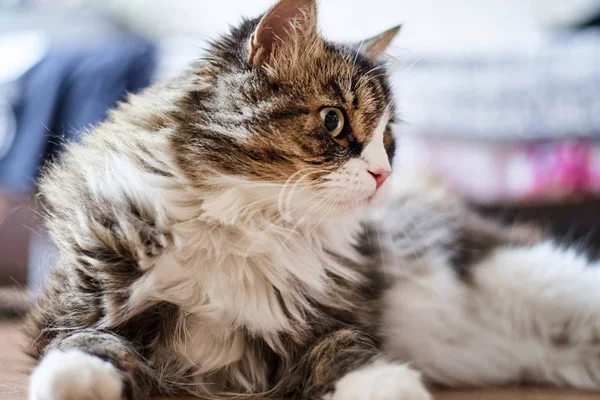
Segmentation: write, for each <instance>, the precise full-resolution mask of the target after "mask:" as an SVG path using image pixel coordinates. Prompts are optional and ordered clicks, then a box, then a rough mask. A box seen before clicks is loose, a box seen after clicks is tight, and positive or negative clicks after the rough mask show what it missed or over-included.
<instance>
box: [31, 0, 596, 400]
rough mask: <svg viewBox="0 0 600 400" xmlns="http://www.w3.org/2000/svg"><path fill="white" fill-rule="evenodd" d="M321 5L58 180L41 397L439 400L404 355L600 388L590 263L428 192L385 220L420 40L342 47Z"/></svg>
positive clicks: (38, 333) (462, 379)
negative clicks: (325, 27)
mask: <svg viewBox="0 0 600 400" xmlns="http://www.w3.org/2000/svg"><path fill="white" fill-rule="evenodd" d="M314 12H315V6H314V3H313V2H312V1H310V0H282V1H280V2H279V3H278V4H277V5H276V6H275V7H274V8H273V9H272V10H271V11H269V13H267V14H266V16H265V17H263V18H262V19H261V20H255V21H247V22H245V23H244V24H242V26H241V27H240V28H238V29H234V30H233V32H232V33H231V34H230V35H229V36H226V37H225V38H223V39H221V40H220V41H217V42H216V43H215V44H214V45H213V47H212V49H211V52H210V56H209V57H208V58H206V59H205V60H203V61H201V62H199V63H198V65H196V66H195V67H194V69H193V70H192V71H191V72H190V73H189V74H188V75H186V76H184V77H182V78H181V79H178V80H176V81H173V82H169V83H167V84H164V85H161V86H157V87H155V88H151V89H149V90H147V91H146V92H145V93H143V94H141V95H139V96H133V97H132V98H131V99H130V100H129V101H128V103H126V104H122V105H121V106H120V107H119V109H118V110H116V111H114V112H113V113H112V114H111V116H110V118H109V120H108V121H107V122H106V123H104V124H101V125H100V126H99V127H97V128H95V129H94V131H93V132H91V133H90V134H89V135H87V136H85V137H84V138H83V141H82V144H73V145H70V146H69V148H68V151H67V152H66V154H65V155H64V157H63V158H62V159H61V161H60V162H58V163H56V164H55V165H53V166H51V167H50V168H49V170H48V171H47V173H46V175H45V178H44V179H43V181H42V185H41V188H42V193H43V195H44V197H45V199H46V200H45V204H46V207H47V208H48V213H49V218H48V227H49V229H50V232H51V234H52V236H53V239H54V241H55V243H56V244H57V246H58V248H59V252H58V254H59V257H58V262H57V266H56V269H55V271H54V273H53V276H52V278H51V280H50V282H49V284H48V286H47V287H46V289H45V291H44V293H43V294H42V296H41V298H40V300H39V301H38V303H37V305H36V307H35V308H34V310H33V311H32V313H31V315H30V321H29V322H30V323H29V328H30V329H29V332H30V335H31V338H32V343H31V352H32V354H33V355H34V356H36V357H42V361H41V364H40V365H39V366H38V368H37V369H36V371H35V372H34V374H33V377H32V381H31V391H30V398H31V399H32V400H33V399H36V400H37V399H40V400H41V399H48V400H51V399H52V400H54V399H78V398H100V399H106V400H116V399H119V398H121V397H126V398H133V399H138V398H144V397H146V396H147V395H149V394H165V395H169V394H179V393H187V394H195V395H227V394H252V393H255V394H256V393H260V394H266V395H272V396H282V395H297V396H300V397H303V398H311V399H312V398H314V399H318V398H323V397H325V398H331V399H373V400H376V399H388V398H389V399H408V400H422V399H427V398H428V397H429V395H428V394H427V391H426V389H425V387H424V385H423V383H422V382H421V378H420V375H419V373H417V372H415V371H414V370H412V369H411V368H409V367H407V366H406V365H405V364H403V363H404V362H411V363H412V365H413V366H415V367H417V369H421V370H422V372H423V373H424V375H425V377H426V378H427V379H428V380H430V381H431V382H437V383H443V384H449V385H484V384H505V383H510V382H515V381H520V380H531V381H535V382H542V383H555V384H564V385H571V386H575V387H582V388H588V389H593V388H597V387H598V385H599V384H600V358H598V357H597V355H596V353H595V352H593V351H595V349H596V347H595V346H596V345H597V341H598V337H597V335H596V334H597V332H598V331H597V330H596V329H597V328H600V326H598V325H600V316H597V317H595V316H596V315H597V314H598V311H597V310H598V307H596V304H598V302H600V299H598V296H595V297H594V293H595V292H594V285H593V283H594V282H599V281H600V275H598V273H597V272H596V271H594V270H587V271H583V272H582V271H580V270H581V269H583V267H584V266H585V261H584V260H583V259H582V258H581V257H576V256H574V255H572V254H571V253H569V252H562V251H559V250H558V249H556V248H555V247H554V246H552V245H551V244H550V243H549V242H544V241H542V238H541V236H540V235H539V234H537V233H536V232H530V231H528V230H523V229H520V228H512V229H506V228H501V227H499V226H496V225H495V224H493V223H490V222H487V221H484V220H481V219H479V218H478V217H476V216H474V215H472V214H471V213H470V211H469V210H468V209H466V208H465V207H464V206H463V205H462V204H461V203H460V201H458V200H457V199H455V198H454V197H453V196H451V195H450V194H449V193H448V192H446V191H445V190H443V189H441V188H422V187H419V186H423V185H422V184H421V183H416V184H412V183H411V184H409V183H408V181H406V180H398V182H402V185H400V187H397V188H395V189H394V190H392V191H393V193H392V199H393V200H392V201H391V202H390V203H388V204H387V206H382V207H380V209H379V210H378V211H377V212H376V213H375V214H373V213H368V212H367V211H366V210H365V205H367V204H369V203H371V201H372V199H373V197H377V198H379V197H380V196H381V194H380V192H382V191H384V190H385V189H386V188H387V189H388V190H389V189H392V188H391V187H390V186H391V185H390V184H389V183H386V184H385V185H384V184H383V183H384V181H385V178H386V177H387V175H389V168H390V164H389V160H388V156H391V154H392V152H393V140H392V137H391V133H390V128H389V121H390V120H392V119H393V113H394V107H393V102H392V99H391V93H390V90H389V88H388V86H387V83H386V78H385V74H383V69H382V68H383V67H382V65H381V64H379V63H378V62H377V61H376V57H377V56H378V55H379V54H380V53H381V52H382V51H383V50H384V49H385V47H386V46H387V44H389V41H390V40H391V38H392V37H393V35H394V34H395V33H396V30H391V31H388V32H386V33H384V34H383V35H381V36H379V37H377V38H374V39H372V40H369V41H366V42H363V43H362V44H361V45H360V46H358V47H344V46H337V45H333V44H330V43H327V42H324V41H323V40H322V39H320V38H319V37H318V36H317V34H316V30H315V26H314V24H315V17H314ZM378 71H379V72H378ZM324 111H325V112H324ZM340 121H341V122H340ZM345 122H346V123H345ZM324 127H325V128H326V130H325V129H324ZM380 187H381V190H378V189H379V188H380ZM376 195H377V196H376ZM505 259H509V260H514V262H513V261H510V262H509V264H510V265H505V263H504V260H505ZM527 264H531V265H527ZM565 271H568V272H565ZM511 274H514V277H515V278H516V279H518V280H516V281H515V280H511ZM584 275H585V276H584ZM561 276H564V277H568V278H569V279H572V284H573V286H574V287H575V286H576V287H577V290H574V289H573V288H571V286H568V285H567V286H560V285H562V284H564V282H562V281H561V279H562V278H561ZM554 284H556V288H554V286H553V285H554ZM555 290H556V291H555ZM571 291H573V293H572V295H573V299H567V298H565V297H566V295H567V293H570V292H571ZM578 291H579V292H581V293H585V294H586V296H591V297H590V304H589V305H587V304H584V302H583V301H582V300H581V299H578V298H577V296H578V295H579V294H580V293H579V292H578ZM555 297H556V298H555ZM586 298H587V297H586ZM594 301H595V302H594ZM594 317H595V318H594ZM595 321H598V322H595ZM592 350H593V351H592Z"/></svg>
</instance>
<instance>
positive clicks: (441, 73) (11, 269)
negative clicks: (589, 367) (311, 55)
mask: <svg viewBox="0 0 600 400" xmlns="http://www.w3.org/2000/svg"><path fill="white" fill-rule="evenodd" d="M271 3H272V2H271V0H220V1H209V0H0V221H1V223H0V286H3V287H5V288H6V287H9V288H12V290H11V291H1V290H0V308H2V307H3V306H4V309H5V310H9V311H10V310H16V308H15V307H17V308H18V307H19V304H21V303H19V302H20V301H22V299H23V296H22V292H23V291H24V288H27V287H29V288H31V289H32V290H36V289H37V288H38V287H39V285H40V284H41V282H42V281H43V277H44V276H45V271H46V270H47V268H48V265H49V264H50V263H51V261H52V251H51V247H49V244H48V240H47V236H46V235H45V233H44V231H43V229H41V228H40V225H39V218H38V217H37V215H38V214H37V213H38V209H37V207H38V206H37V205H36V202H35V194H36V191H35V190H36V189H35V181H36V178H37V177H38V173H39V169H40V168H41V167H42V166H43V165H44V163H45V162H47V160H49V159H51V158H52V157H55V156H56V154H58V153H59V152H60V150H61V147H62V144H63V143H64V142H65V141H68V140H77V137H78V135H79V134H80V132H81V131H82V129H84V128H86V127H89V126H91V125H94V124H97V123H98V122H100V121H102V120H103V119H104V118H105V117H106V111H107V109H109V108H111V107H113V106H114V105H115V103H116V102H117V101H119V100H120V99H123V97H124V95H125V93H127V92H137V91H139V90H141V89H143V88H144V87H146V86H147V85H149V84H151V83H152V82H156V81H160V80H164V79H168V78H169V77H172V76H175V75H177V74H178V73H180V72H181V71H182V70H184V69H185V68H186V65H187V64H188V63H189V62H190V61H191V60H194V59H196V58H198V57H200V56H201V55H202V53H203V47H204V44H205V41H206V39H207V38H211V37H214V36H215V35H218V34H220V33H222V32H224V31H225V30H226V29H227V28H228V26H229V25H231V24H236V23H237V22H239V21H240V20H241V18H242V16H248V17H254V16H257V15H259V14H260V13H261V12H263V11H265V10H266V9H267V8H268V7H269V5H270V4H271ZM320 20H321V28H322V31H323V34H324V35H325V36H326V37H327V38H329V39H332V40H340V41H351V40H360V39H363V38H365V37H369V36H372V35H374V34H377V33H379V32H381V31H383V30H385V29H387V28H389V27H392V26H394V25H397V24H398V23H402V24H403V29H402V33H401V35H400V37H399V38H398V39H397V40H396V41H395V42H394V45H393V46H392V48H391V50H390V61H389V69H390V71H391V73H392V84H393V86H394V88H395V90H396V97H397V101H398V104H399V111H400V117H401V119H402V120H403V122H402V123H400V124H399V125H398V126H397V127H396V134H397V136H398V139H399V146H398V147H399V148H398V154H397V158H396V159H397V160H398V163H400V164H402V166H403V167H405V168H412V169H414V170H416V171H419V172H422V173H427V174H437V175H441V176H443V177H444V178H445V179H447V180H448V181H449V182H450V183H451V184H452V185H453V186H454V187H455V188H456V189H457V190H458V191H460V192H461V193H462V194H463V195H464V196H465V197H466V198H467V199H468V200H469V201H470V202H472V203H473V204H474V205H476V206H477V207H479V208H480V209H481V210H482V212H484V213H488V214H492V215H496V216H498V217H500V218H502V219H505V220H506V221H508V222H510V221H514V220H516V219H518V220H533V221H537V222H539V223H542V224H543V225H544V226H546V227H547V228H548V229H549V230H551V231H553V232H554V233H555V234H557V236H558V238H559V240H561V241H563V242H564V243H566V244H574V245H576V246H581V247H583V248H587V249H590V251H591V253H592V254H594V252H595V249H598V244H599V243H600V234H599V232H598V225H599V223H600V201H598V200H597V199H598V196H599V195H600V0H502V1H499V0H368V1H366V0H321V1H320ZM7 304H10V306H7Z"/></svg>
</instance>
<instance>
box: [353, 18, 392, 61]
mask: <svg viewBox="0 0 600 400" xmlns="http://www.w3.org/2000/svg"><path fill="white" fill-rule="evenodd" d="M401 28H402V25H398V26H395V27H393V28H391V29H388V30H387V31H385V32H383V33H380V34H379V35H377V36H373V37H371V38H369V39H366V40H363V41H362V42H359V43H356V44H355V46H356V47H357V48H360V52H361V53H363V54H364V55H366V56H367V57H369V58H372V59H376V58H379V57H380V56H381V55H382V54H383V53H385V51H386V50H387V48H388V47H389V46H390V44H391V43H392V41H393V40H394V38H395V37H396V36H397V35H398V32H400V29H401Z"/></svg>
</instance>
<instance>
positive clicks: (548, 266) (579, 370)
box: [384, 242, 600, 390]
mask: <svg viewBox="0 0 600 400" xmlns="http://www.w3.org/2000/svg"><path fill="white" fill-rule="evenodd" d="M390 270H391V269H390V268H388V271H390ZM473 271H474V277H473V281H474V282H473V284H472V285H465V284H463V283H460V282H458V280H457V277H456V275H455V274H454V273H453V272H452V269H451V268H450V266H449V265H446V262H445V258H444V257H443V256H442V255H438V256H436V255H434V254H430V255H429V256H427V257H426V258H422V259H420V260H419V261H417V262H415V263H413V264H412V265H410V266H409V267H408V268H404V269H402V273H401V274H398V275H397V276H396V284H395V285H394V287H393V288H392V289H391V290H390V291H389V292H388V295H387V299H386V312H385V314H386V316H385V321H386V327H385V328H384V332H385V335H386V337H387V340H386V345H385V347H386V349H387V351H389V352H391V353H392V354H393V355H394V356H395V357H398V358H400V359H403V360H410V361H411V362H413V365H414V367H415V368H417V369H418V370H420V371H421V372H422V373H423V374H424V376H425V377H426V378H427V379H429V380H431V381H434V382H437V383H442V384H447V385H452V386H463V385H469V386H471V385H475V386H484V385H502V384H508V383H513V382H519V381H524V380H525V381H533V382H537V383H552V384H557V385H561V386H563V385H566V386H571V387H576V388H582V389H595V390H598V389H600V348H599V347H598V343H597V341H598V334H599V333H600V292H599V291H598V287H600V270H598V269H593V268H590V267H589V266H588V263H587V261H586V259H585V258H584V257H583V256H581V255H579V254H578V253H577V252H576V251H575V250H561V249H559V248H558V247H557V246H555V245H554V244H553V243H550V242H545V243H541V244H538V245H536V246H532V247H530V248H508V247H506V248H501V249H498V250H496V251H495V252H493V254H492V255H491V256H490V257H488V258H486V259H485V260H483V261H482V262H480V263H479V265H475V266H473ZM563 341H568V343H566V342H565V343H562V342H563Z"/></svg>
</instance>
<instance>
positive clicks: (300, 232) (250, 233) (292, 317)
mask: <svg viewBox="0 0 600 400" xmlns="http://www.w3.org/2000/svg"><path fill="white" fill-rule="evenodd" d="M359 229H360V224H359V220H358V219H349V220H345V221H344V222H343V223H322V224H319V225H313V226H306V227H296V229H294V230H291V229H284V228H283V227H281V226H276V225H273V224H270V223H268V221H262V222H259V223H253V224H246V225H238V226H234V225H223V224H221V223H218V222H216V221H214V220H212V219H211V218H202V217H200V218H196V219H193V220H192V221H189V222H185V223H178V224H175V225H174V226H173V227H172V235H173V238H174V240H173V242H174V244H173V246H172V247H171V248H169V249H167V250H166V251H165V252H164V253H163V254H162V255H160V257H158V259H157V260H156V261H155V262H154V265H153V266H152V267H151V268H150V269H149V270H148V271H147V272H146V274H145V275H144V276H143V277H142V278H141V279H140V280H139V281H138V282H137V283H136V284H135V285H134V287H133V290H132V296H131V300H130V305H131V306H133V307H139V306H141V305H143V304H144V303H146V302H148V301H168V302H170V303H173V304H176V305H177V306H179V307H180V309H181V310H182V311H183V313H184V314H185V315H186V318H185V319H186V322H185V328H184V329H185V337H186V339H185V340H184V343H182V345H183V349H182V351H183V352H184V353H185V357H186V358H188V359H190V360H192V361H194V362H196V363H198V364H201V365H199V366H200V368H201V369H206V370H207V371H208V370H214V369H218V368H220V367H223V366H224V365H228V364H231V363H233V362H237V361H240V357H243V356H244V347H246V346H247V343H246V340H245V337H244V336H245V335H248V334H249V335H251V336H253V337H258V338H260V339H261V340H263V341H264V342H265V343H266V344H267V345H269V346H270V347H271V348H272V349H274V350H275V351H277V350H278V348H279V347H280V346H281V343H280V342H279V338H280V336H281V335H282V334H284V335H291V336H294V337H299V336H301V335H303V334H306V333H307V332H308V331H309V330H310V329H311V327H310V326H308V325H309V322H308V320H309V319H310V318H309V317H310V315H311V313H314V312H315V311H317V312H318V311H319V310H315V309H314V308H315V307H316V305H317V304H325V305H326V304H328V303H334V302H336V301H338V300H339V299H336V296H338V295H339V293H336V288H335V284H334V283H333V282H334V280H335V279H336V278H342V279H343V280H349V281H359V280H360V275H359V274H358V273H357V271H355V270H354V269H353V268H352V262H354V263H358V262H360V255H359V254H358V253H357V251H356V250H355V248H354V242H355V238H356V236H357V233H358V230H359ZM340 255H343V256H344V257H340ZM348 261H351V262H350V263H348ZM216 350H218V351H216Z"/></svg>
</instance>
